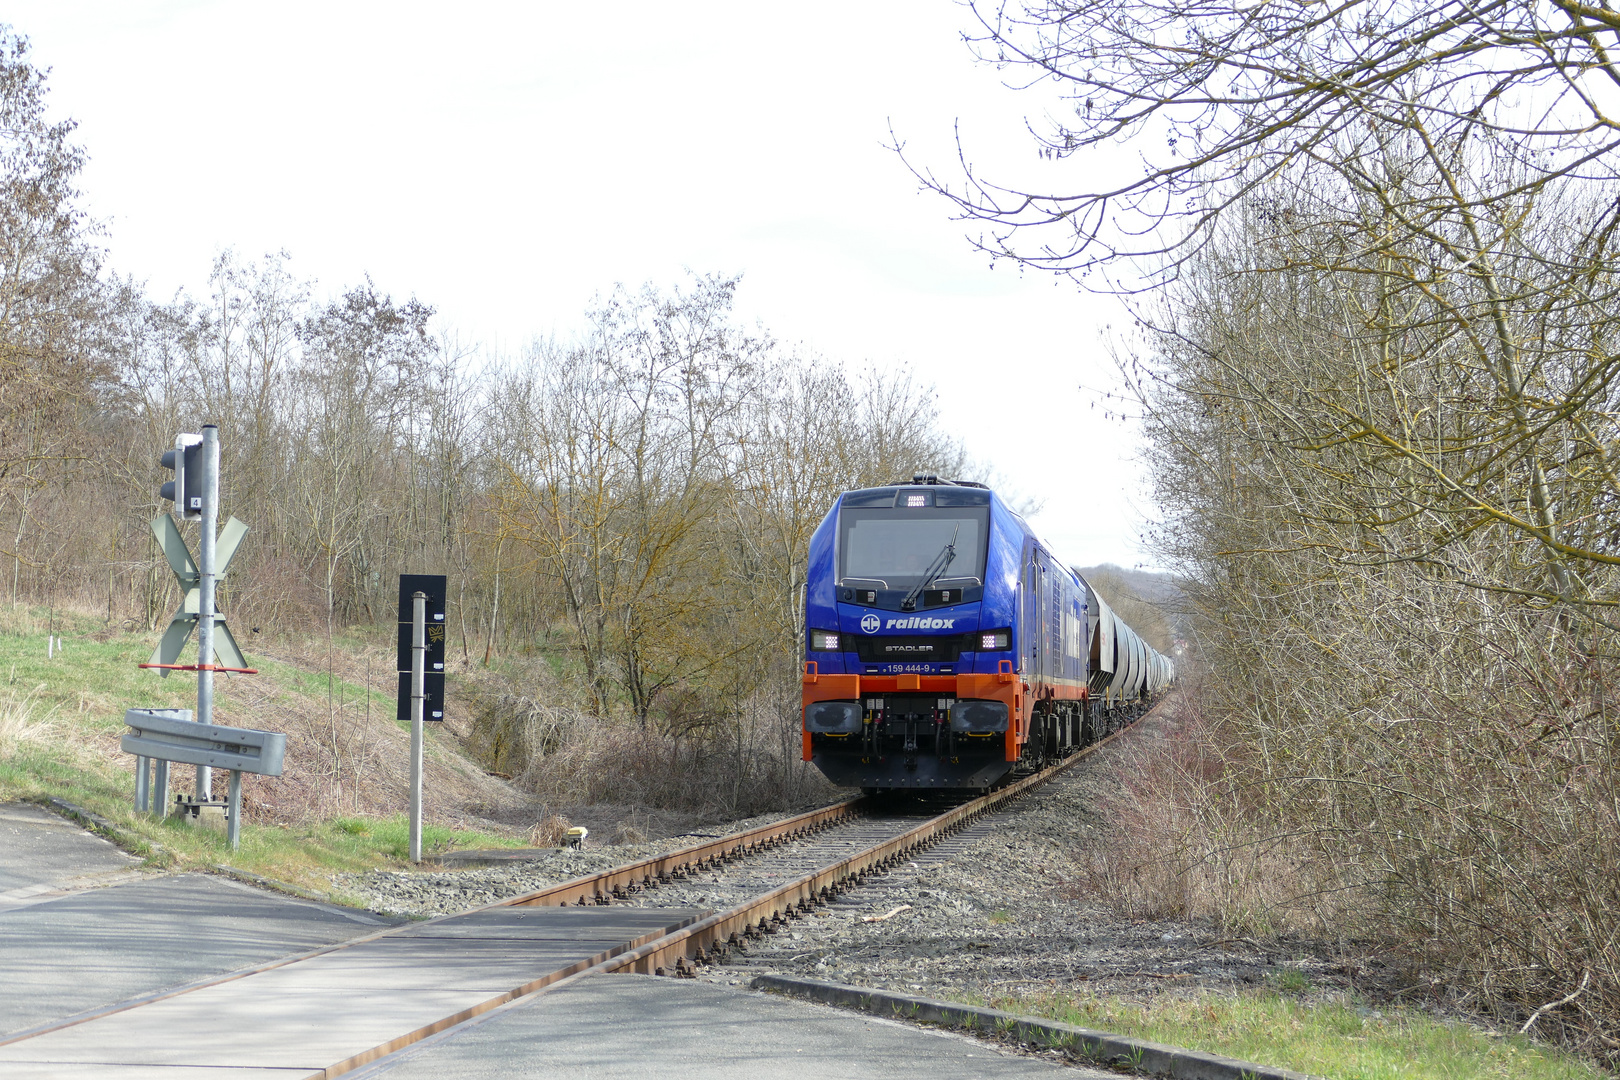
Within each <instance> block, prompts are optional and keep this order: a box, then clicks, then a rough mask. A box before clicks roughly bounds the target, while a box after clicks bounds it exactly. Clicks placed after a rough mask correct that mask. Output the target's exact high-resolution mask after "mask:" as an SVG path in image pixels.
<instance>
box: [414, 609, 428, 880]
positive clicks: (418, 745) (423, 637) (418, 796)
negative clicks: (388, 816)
mask: <svg viewBox="0 0 1620 1080" xmlns="http://www.w3.org/2000/svg"><path fill="white" fill-rule="evenodd" d="M426 682H427V593H425V592H422V591H420V590H418V591H417V592H415V593H413V594H412V595H411V862H412V863H419V862H421V861H422V705H423V700H424V699H425V698H426V697H427V690H426V687H425V685H424V684H425V683H426Z"/></svg>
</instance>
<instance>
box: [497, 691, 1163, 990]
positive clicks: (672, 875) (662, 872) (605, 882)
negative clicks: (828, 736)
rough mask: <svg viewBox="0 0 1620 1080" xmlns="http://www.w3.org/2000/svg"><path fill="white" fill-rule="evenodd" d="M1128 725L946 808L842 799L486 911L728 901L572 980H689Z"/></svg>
mask: <svg viewBox="0 0 1620 1080" xmlns="http://www.w3.org/2000/svg"><path fill="white" fill-rule="evenodd" d="M1135 724H1136V721H1133V722H1132V723H1131V724H1128V725H1127V726H1126V727H1124V728H1121V729H1120V730H1119V731H1116V732H1114V733H1113V734H1111V735H1109V736H1108V737H1107V738H1104V739H1102V740H1100V741H1098V742H1096V743H1093V744H1092V745H1090V746H1088V747H1086V748H1084V749H1083V750H1080V751H1079V752H1077V753H1075V754H1073V755H1071V756H1070V757H1067V758H1065V759H1063V760H1062V761H1059V762H1057V763H1056V764H1054V765H1051V766H1049V767H1047V768H1045V769H1042V770H1041V771H1039V772H1036V773H1034V774H1032V775H1030V776H1026V777H1024V778H1023V779H1021V780H1018V781H1015V782H1014V783H1012V784H1009V785H1007V786H1006V787H1004V788H1001V789H999V790H996V791H993V792H991V793H990V794H988V795H984V796H981V797H979V798H977V799H973V800H972V801H970V802H966V803H963V804H961V805H959V806H955V807H952V808H950V809H948V810H946V811H945V812H944V813H940V814H935V815H932V816H928V815H924V814H914V813H913V814H908V813H900V814H894V813H885V812H884V811H883V809H882V807H881V805H880V804H879V803H878V802H877V801H876V800H874V799H873V798H872V797H869V796H867V797H862V798H857V799H850V800H847V801H845V802H841V803H837V804H834V805H832V806H828V807H824V808H822V809H819V810H813V811H810V812H809V813H806V814H800V815H798V816H797V817H792V818H787V819H784V820H782V821H778V822H773V823H772V824H769V825H765V826H761V827H759V828H757V829H751V830H749V831H747V832H743V833H737V834H734V835H732V836H727V837H723V838H721V839H719V840H714V841H711V842H709V843H705V844H698V845H693V846H692V847H688V848H683V849H681V850H679V851H674V852H670V853H668V854H665V855H659V856H655V857H653V858H649V859H643V860H641V861H640V862H635V863H630V864H627V865H625V866H621V867H616V868H614V869H612V870H607V871H604V872H602V873H600V874H593V875H590V876H588V877H583V878H578V879H575V880H573V881H567V882H563V883H562V884H560V885H554V886H550V887H548V888H545V889H541V890H539V891H537V892H532V893H528V894H525V895H523V896H516V897H511V898H509V899H506V900H502V901H499V902H497V903H494V904H490V905H488V908H487V909H499V908H506V907H521V906H556V905H586V904H611V903H615V902H619V903H631V904H635V905H637V906H657V907H663V906H703V907H708V908H714V907H718V906H720V905H721V904H729V905H730V906H728V907H726V908H725V909H724V910H721V911H718V912H717V913H715V914H713V915H711V916H709V917H707V918H705V919H703V920H701V921H700V922H697V923H695V924H693V925H691V926H686V927H682V928H681V929H679V930H677V931H674V932H673V933H670V934H667V935H665V936H664V937H661V938H659V939H658V940H656V941H651V942H648V943H646V944H644V945H641V946H639V947H638V948H635V949H631V950H628V951H626V952H623V953H621V954H619V955H617V956H614V957H612V958H611V959H609V960H606V961H603V962H602V963H599V964H597V965H596V966H594V967H592V968H590V969H589V970H587V971H582V972H579V973H577V976H571V977H578V976H583V975H587V974H595V973H602V972H612V971H619V972H635V973H639V974H657V975H690V974H692V973H693V971H694V969H695V967H696V966H697V965H699V964H704V963H708V962H711V961H713V960H716V959H718V958H720V957H722V956H724V955H725V954H726V953H728V952H730V951H732V950H737V949H744V948H746V942H747V941H748V940H750V939H756V938H758V937H760V936H762V935H764V934H767V933H771V932H773V931H775V930H778V929H780V928H782V927H783V926H785V925H787V924H788V923H789V922H791V920H793V919H795V918H797V917H798V916H800V915H803V914H806V913H808V912H809V911H810V910H812V909H813V908H815V907H818V906H820V905H823V904H827V903H830V902H832V901H833V900H834V899H835V898H836V897H837V896H838V895H839V894H840V893H841V892H844V891H845V890H847V889H849V888H851V887H853V886H856V885H859V884H861V883H862V882H864V881H865V880H866V879H868V878H870V877H872V876H874V875H878V874H882V873H883V872H885V871H886V870H888V869H889V868H891V867H893V866H895V865H897V864H899V863H902V862H904V861H906V860H908V859H909V858H911V857H912V856H913V855H914V854H916V853H917V852H919V851H922V850H924V849H926V848H929V847H931V846H933V845H934V844H937V843H938V842H940V841H941V840H944V839H945V838H947V837H950V836H953V835H955V834H956V833H958V832H960V831H961V830H962V829H964V828H966V827H967V826H968V825H970V824H971V823H972V822H974V821H976V820H978V819H979V818H981V817H983V816H984V815H985V814H987V813H990V812H993V811H995V810H998V809H1000V808H1001V807H1002V806H1004V805H1006V804H1007V803H1009V802H1011V801H1013V800H1014V799H1017V798H1018V797H1019V796H1021V795H1023V794H1024V793H1025V792H1028V791H1030V790H1032V789H1034V788H1036V787H1039V786H1041V785H1042V784H1044V783H1046V782H1047V781H1048V780H1051V779H1052V778H1053V777H1054V776H1057V775H1058V774H1059V773H1061V772H1063V771H1064V770H1066V769H1068V768H1071V767H1072V766H1074V765H1076V764H1077V763H1079V762H1080V761H1083V760H1084V759H1086V758H1087V757H1089V756H1091V755H1092V754H1094V753H1096V752H1097V751H1098V750H1100V749H1102V748H1103V747H1104V746H1107V745H1108V744H1109V743H1111V742H1113V741H1114V740H1115V739H1117V738H1119V737H1120V736H1121V735H1123V734H1124V733H1125V732H1126V731H1129V730H1130V729H1131V728H1132V727H1134V726H1135ZM739 864H742V865H739ZM487 909H486V910H487Z"/></svg>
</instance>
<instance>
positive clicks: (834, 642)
mask: <svg viewBox="0 0 1620 1080" xmlns="http://www.w3.org/2000/svg"><path fill="white" fill-rule="evenodd" d="M838 642H839V634H838V631H836V630H812V631H810V651H811V652H842V651H843V650H842V649H841V648H840V646H839V643H838Z"/></svg>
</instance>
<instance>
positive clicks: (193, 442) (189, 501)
mask: <svg viewBox="0 0 1620 1080" xmlns="http://www.w3.org/2000/svg"><path fill="white" fill-rule="evenodd" d="M202 445H203V440H202V436H201V435H189V434H185V433H182V434H179V435H176V436H175V437H174V449H173V450H165V451H164V452H163V457H162V458H161V459H160V463H161V464H162V466H163V467H164V468H165V469H173V470H174V479H173V480H170V481H168V482H166V483H165V484H164V485H163V486H162V487H161V488H159V489H158V495H159V496H160V497H162V498H164V499H167V500H169V501H170V502H172V503H174V506H175V509H176V510H178V511H180V516H181V517H182V518H184V519H185V520H187V521H201V520H202V516H203V483H202Z"/></svg>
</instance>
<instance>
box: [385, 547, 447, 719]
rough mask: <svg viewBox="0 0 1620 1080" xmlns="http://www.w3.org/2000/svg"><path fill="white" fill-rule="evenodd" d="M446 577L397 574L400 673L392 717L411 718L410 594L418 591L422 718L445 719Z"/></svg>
mask: <svg viewBox="0 0 1620 1080" xmlns="http://www.w3.org/2000/svg"><path fill="white" fill-rule="evenodd" d="M447 581H448V579H447V578H446V577H445V576H444V575H443V574H401V575H399V630H398V633H397V634H396V636H395V643H396V645H397V658H398V659H397V666H396V667H395V670H396V671H397V672H398V673H399V697H398V698H397V699H396V700H397V701H398V703H399V704H398V706H397V708H396V711H395V716H397V717H398V718H399V720H400V721H401V722H402V723H404V722H409V720H410V718H411V662H412V660H413V655H412V654H413V650H412V647H411V643H412V636H411V634H412V621H413V615H414V613H415V607H414V603H413V597H414V596H415V595H416V594H417V593H418V592H420V593H421V594H422V595H423V597H424V602H423V611H422V617H423V624H424V625H423V636H424V644H425V645H426V652H425V653H424V655H423V658H422V659H423V664H422V669H423V672H422V673H423V680H422V695H423V699H422V700H423V704H422V719H423V720H425V721H427V722H429V723H433V722H435V721H442V720H444V647H445V639H446V636H447V635H446V631H447V630H448V629H449V627H448V626H447V625H446V622H445V617H444V600H445V590H446V587H447Z"/></svg>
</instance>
